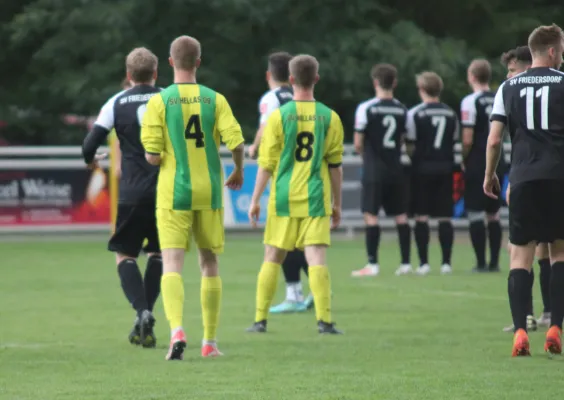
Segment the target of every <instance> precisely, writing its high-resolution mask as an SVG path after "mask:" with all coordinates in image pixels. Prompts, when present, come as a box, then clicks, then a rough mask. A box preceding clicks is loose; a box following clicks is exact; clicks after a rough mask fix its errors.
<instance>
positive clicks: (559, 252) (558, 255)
mask: <svg viewBox="0 0 564 400" xmlns="http://www.w3.org/2000/svg"><path fill="white" fill-rule="evenodd" d="M548 251H549V254H550V263H551V264H554V263H555V262H563V261H564V240H555V241H554V242H552V243H550V244H549V245H548Z"/></svg>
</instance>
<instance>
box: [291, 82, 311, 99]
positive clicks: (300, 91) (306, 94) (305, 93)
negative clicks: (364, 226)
mask: <svg viewBox="0 0 564 400" xmlns="http://www.w3.org/2000/svg"><path fill="white" fill-rule="evenodd" d="M294 100H295V101H313V100H315V98H314V97H313V88H309V89H305V88H302V87H299V86H294Z"/></svg>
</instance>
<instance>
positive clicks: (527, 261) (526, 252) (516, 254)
mask: <svg viewBox="0 0 564 400" xmlns="http://www.w3.org/2000/svg"><path fill="white" fill-rule="evenodd" d="M535 245H536V243H535V242H530V243H527V244H525V245H516V244H514V245H512V246H511V252H510V254H509V259H510V261H509V268H510V269H517V268H524V269H526V270H530V269H531V267H532V266H533V260H534V258H535Z"/></svg>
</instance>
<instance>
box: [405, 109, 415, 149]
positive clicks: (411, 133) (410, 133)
mask: <svg viewBox="0 0 564 400" xmlns="http://www.w3.org/2000/svg"><path fill="white" fill-rule="evenodd" d="M416 107H417V106H416ZM416 107H414V108H412V109H411V110H409V111H408V112H407V120H406V123H405V128H406V130H407V132H406V134H405V138H406V139H407V140H409V141H413V142H414V141H415V140H417V127H416V126H415V113H416V111H417V110H416Z"/></svg>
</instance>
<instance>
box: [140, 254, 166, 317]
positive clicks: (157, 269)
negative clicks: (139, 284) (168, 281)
mask: <svg viewBox="0 0 564 400" xmlns="http://www.w3.org/2000/svg"><path fill="white" fill-rule="evenodd" d="M162 275H163V259H162V257H161V256H160V255H154V256H150V257H149V258H148V259H147V267H146V269H145V278H144V279H143V285H144V286H145V298H146V299H147V306H148V310H149V311H153V307H154V306H155V303H156V301H157V299H158V298H159V294H160V293H161V277H162Z"/></svg>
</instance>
